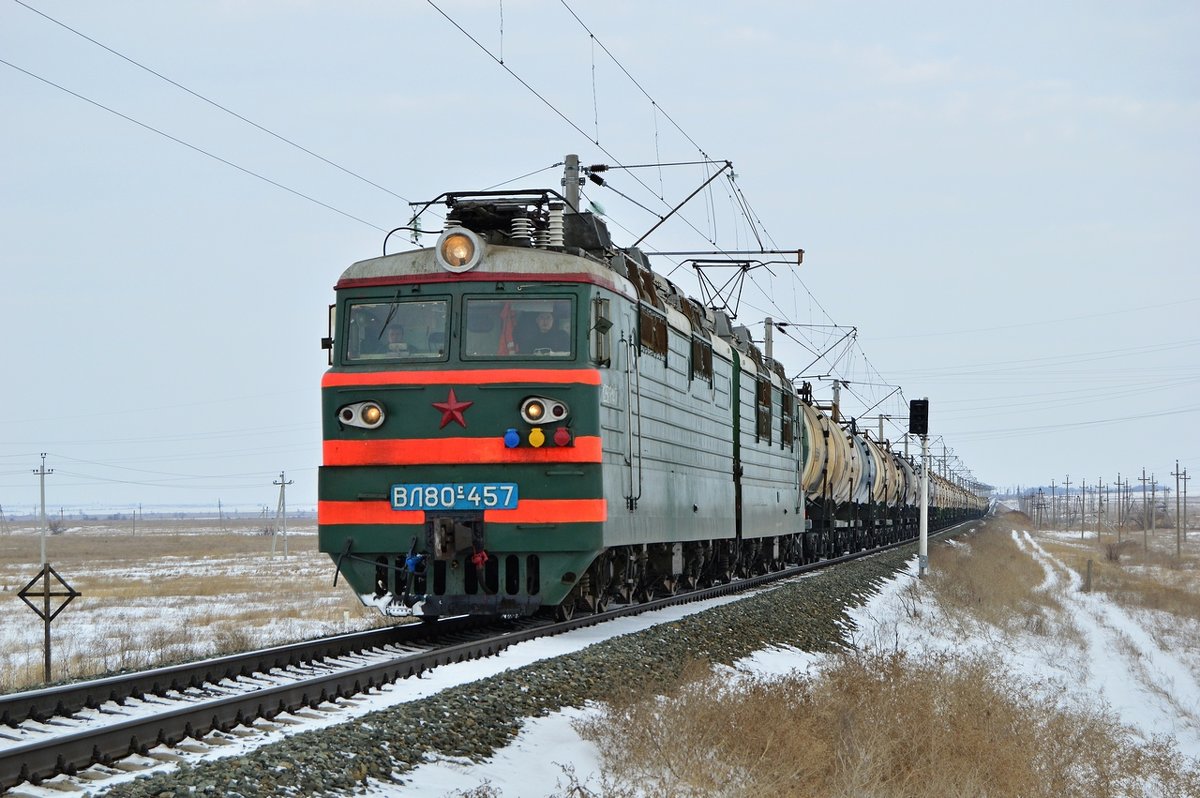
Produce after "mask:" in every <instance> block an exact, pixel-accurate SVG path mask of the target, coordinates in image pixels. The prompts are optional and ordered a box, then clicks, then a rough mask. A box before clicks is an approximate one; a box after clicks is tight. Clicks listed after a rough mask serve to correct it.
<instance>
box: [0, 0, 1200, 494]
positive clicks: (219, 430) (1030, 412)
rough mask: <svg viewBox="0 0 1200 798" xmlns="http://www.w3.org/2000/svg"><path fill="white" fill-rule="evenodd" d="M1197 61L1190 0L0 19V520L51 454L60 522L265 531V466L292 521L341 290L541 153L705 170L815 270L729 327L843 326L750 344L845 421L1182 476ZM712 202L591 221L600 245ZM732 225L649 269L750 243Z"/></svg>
mask: <svg viewBox="0 0 1200 798" xmlns="http://www.w3.org/2000/svg"><path fill="white" fill-rule="evenodd" d="M30 7H32V8H35V9H37V10H38V11H40V12H43V13H44V14H46V15H49V16H50V17H52V18H53V20H56V21H57V23H61V24H56V22H55V21H52V20H51V19H47V18H46V17H45V16H41V15H39V14H38V13H36V12H35V11H32V10H30ZM438 8H440V9H441V11H443V12H445V15H446V16H443V15H442V14H441V13H439V11H438V10H437V9H438ZM572 11H573V12H574V14H576V15H578V19H576V17H575V16H573V14H572ZM447 16H448V17H449V18H450V19H447ZM450 20H453V23H457V24H458V25H460V26H461V27H462V28H463V29H465V31H467V33H469V34H470V35H471V36H473V37H474V38H475V40H476V41H477V42H478V43H477V44H476V43H475V42H472V40H471V39H470V38H468V37H467V35H465V34H464V33H463V32H462V31H460V30H459V29H458V28H456V27H455V25H454V24H453V23H452V22H451V21H450ZM64 25H65V26H70V28H73V29H74V31H76V32H77V33H76V32H72V31H71V30H68V29H66V28H64V27H62V26H64ZM585 25H586V28H585V27H584V26H585ZM589 30H590V32H591V34H592V35H594V38H592V37H591V36H590V35H589ZM81 35H82V36H86V37H89V38H90V39H91V40H94V41H89V40H88V38H83V37H82V36H81ZM1197 41H1200V6H1197V4H1195V3H1193V2H1161V3H1156V2H1140V3H1116V2H1114V3H1105V2H1095V3H1067V2H1057V1H1056V0H1040V1H1039V2H1036V3H1033V2H1012V3H1003V4H997V3H978V4H964V3H962V2H940V3H939V2H919V3H904V4H899V3H890V2H888V3H882V2H881V3H854V4H850V3H825V2H822V3H807V2H790V1H789V2H746V3H737V4H731V3H727V2H721V3H718V2H707V1H704V2H696V1H695V0H689V1H688V2H653V3H646V2H637V3H634V2H621V1H619V0H614V1H610V2H605V3H602V4H600V3H586V4H585V3H582V2H580V1H579V0H568V2H567V3H566V4H564V3H562V2H551V0H540V1H538V2H532V1H529V2H521V1H520V0H507V2H503V3H501V2H497V1H496V0H478V1H474V0H471V1H468V0H437V7H436V8H435V7H434V6H433V5H432V4H430V3H427V2H420V1H418V0H404V1H403V2H356V3H334V2H323V1H322V0H312V2H268V1H267V0H258V1H256V2H246V3H242V2H218V3H213V2H203V3H201V2H172V3H155V2H122V1H121V0H113V1H112V2H106V3H100V4H97V3H85V2H58V3H53V4H52V3H49V2H46V0H28V7H26V5H25V4H23V3H19V2H16V0H0V59H3V61H4V62H5V63H4V64H0V92H2V95H0V96H2V97H3V107H4V122H3V124H2V125H0V153H2V157H3V178H2V183H0V186H2V190H0V202H2V203H3V207H2V208H0V241H2V242H3V247H2V249H0V252H2V255H0V257H2V258H3V260H4V269H3V274H4V282H3V286H4V287H3V290H2V291H0V314H2V318H3V331H4V337H5V340H6V342H7V344H6V346H5V353H6V354H5V358H4V361H3V367H2V374H3V383H2V385H3V388H2V390H0V506H3V509H4V511H5V513H6V514H13V513H18V512H20V513H25V512H29V511H30V510H31V509H32V508H33V507H34V505H35V504H36V502H37V496H38V486H37V477H36V476H35V475H34V474H33V471H34V469H36V468H37V467H38V465H39V463H40V458H39V457H38V453H39V452H47V453H49V454H48V457H47V461H46V465H47V467H48V468H52V469H54V472H55V473H54V474H53V475H52V476H50V477H48V478H47V505H48V507H50V508H51V509H52V511H55V510H57V508H59V507H64V508H66V509H67V511H68V512H70V511H73V510H75V509H78V508H84V509H90V510H96V509H98V508H111V509H112V510H113V511H116V510H120V509H127V508H129V507H133V506H137V505H138V504H141V505H143V506H144V507H146V508H150V507H155V506H178V505H201V506H211V507H213V508H215V506H216V504H217V502H218V500H220V501H221V502H222V504H223V505H224V506H225V507H226V508H237V509H241V510H253V509H255V508H257V507H261V506H263V505H269V506H270V507H271V508H272V509H274V506H275V503H276V500H277V489H276V488H275V487H273V486H272V484H271V483H272V481H273V480H276V479H278V476H279V473H280V472H281V471H283V472H286V475H287V478H288V479H289V480H294V481H295V484H294V485H292V486H291V488H290V490H289V494H288V501H289V505H290V506H297V507H302V506H310V507H311V506H312V505H313V504H315V501H316V472H317V466H318V464H319V462H320V457H321V451H320V437H321V424H320V417H319V416H320V404H319V385H320V378H321V374H322V372H323V370H324V368H325V353H324V352H322V351H321V350H320V349H319V340H320V338H321V337H322V336H323V335H324V334H325V319H326V306H327V305H328V304H329V303H330V302H331V301H332V300H333V291H332V286H333V284H334V282H335V281H336V279H337V277H338V275H339V274H340V273H341V271H342V270H343V269H344V268H345V267H346V266H348V265H349V264H350V263H351V262H353V261H356V260H360V259H363V258H367V257H372V256H374V255H376V254H378V253H380V252H381V247H382V240H383V235H384V232H385V231H387V230H389V229H391V228H393V227H396V226H399V225H402V224H404V223H405V222H406V220H407V219H408V216H409V213H410V209H409V206H408V204H407V203H408V201H414V200H426V199H431V198H433V197H434V196H436V195H437V194H439V193H441V192H443V191H447V190H465V189H481V188H488V187H491V186H493V185H496V184H501V183H505V182H506V181H510V180H512V179H513V178H517V177H519V176H522V175H525V174H527V173H529V172H534V171H536V170H543V171H540V172H538V174H535V175H532V176H530V177H528V178H525V179H522V180H519V181H517V182H515V183H508V185H509V186H512V187H542V186H550V187H557V186H558V180H559V177H560V170H559V169H558V168H548V167H550V166H551V165H552V164H555V163H557V162H559V161H561V160H562V157H563V155H564V154H566V153H578V154H579V156H580V158H581V160H582V161H583V162H584V163H610V164H617V163H620V164H626V165H632V164H646V163H655V162H678V161H695V160H697V159H701V158H703V157H708V158H711V159H715V160H718V161H723V160H726V159H728V160H730V161H732V162H733V164H734V171H735V173H736V176H737V179H736V186H737V188H738V189H740V191H741V192H742V194H743V195H744V197H745V200H746V202H747V203H748V205H749V207H750V208H751V209H752V215H753V217H754V218H755V219H756V220H757V222H758V223H759V224H758V225H757V227H758V229H759V230H760V234H761V231H762V230H765V233H766V235H767V236H768V238H766V239H764V241H765V243H766V245H767V246H768V247H771V248H775V247H777V248H780V249H789V248H796V247H800V248H803V249H804V250H805V251H806V255H805V258H804V263H803V265H802V266H800V267H798V268H793V267H789V266H787V265H782V264H776V265H772V266H770V267H769V270H768V269H767V268H763V269H758V270H756V271H755V272H753V273H752V277H753V282H752V283H748V284H747V287H746V290H745V292H744V294H743V299H742V304H741V306H740V307H739V312H738V321H739V322H742V323H745V324H747V325H748V326H750V327H751V329H752V331H753V333H754V335H755V337H756V338H761V337H762V333H763V326H762V319H763V317H765V316H767V315H770V316H772V317H774V318H776V319H781V320H786V321H789V322H792V323H794V324H797V325H805V324H811V325H833V324H836V325H839V327H838V328H836V329H835V328H831V327H827V326H820V327H812V328H804V327H792V328H789V330H790V331H791V332H792V334H793V335H794V336H796V337H797V338H799V339H801V340H803V341H804V342H805V345H806V346H808V347H812V348H815V349H817V350H818V351H819V350H820V349H822V348H824V347H825V346H828V345H830V344H833V343H834V342H835V341H837V340H838V339H839V338H841V336H842V335H844V334H845V333H847V332H849V331H850V328H851V327H854V328H857V333H856V335H853V336H851V339H852V340H853V345H852V346H850V347H849V348H848V349H847V348H846V347H844V346H842V347H836V348H834V349H833V351H832V352H831V353H830V355H829V358H827V359H825V360H821V361H819V362H818V363H816V364H814V365H812V366H811V367H808V364H809V362H810V361H811V360H813V359H814V358H813V357H812V356H811V355H810V354H809V353H808V352H807V351H805V349H804V348H803V347H802V346H801V344H800V343H798V342H793V341H790V340H788V339H786V338H777V342H776V355H777V357H779V359H781V360H783V361H784V362H785V363H786V364H787V366H788V372H789V374H797V375H798V374H800V373H801V372H803V373H805V374H808V375H812V376H814V377H815V376H821V375H836V376H837V377H839V378H841V379H844V380H846V381H848V382H849V385H848V387H847V390H846V391H844V392H843V404H844V408H843V409H844V411H845V412H846V413H847V414H848V415H850V416H859V415H863V414H864V413H865V412H866V411H867V410H868V408H870V407H871V405H874V404H875V403H876V402H878V401H879V400H881V399H884V397H885V396H887V395H888V394H889V392H891V391H892V389H893V387H894V386H897V385H898V386H901V388H902V393H896V394H894V395H892V396H891V397H890V398H888V399H886V400H885V401H884V402H883V403H882V404H880V405H879V406H878V407H877V408H874V409H873V410H871V411H870V414H871V415H875V414H877V413H879V412H880V411H881V410H882V411H883V412H885V413H887V414H891V415H893V416H896V417H897V418H898V419H899V417H901V416H903V415H905V413H906V411H905V409H904V408H905V404H904V402H905V400H907V399H912V398H919V397H922V396H927V397H929V399H930V403H931V414H930V425H931V428H932V431H933V432H934V434H936V435H939V436H941V439H940V440H937V441H936V443H935V447H934V451H935V452H937V453H938V454H940V453H941V446H942V445H943V443H944V444H945V446H946V447H948V449H950V450H953V453H954V455H955V456H957V457H958V458H959V460H961V462H962V463H963V464H964V465H965V466H966V467H968V468H969V469H970V470H971V472H972V473H973V474H974V475H975V476H976V477H977V478H978V479H979V480H981V481H983V482H988V483H991V484H994V485H997V486H1012V485H1017V484H1021V485H1030V484H1040V483H1046V484H1048V483H1049V482H1050V480H1052V479H1053V480H1056V481H1057V482H1058V483H1059V484H1061V483H1062V481H1063V479H1064V478H1065V477H1066V476H1067V475H1070V478H1071V481H1072V484H1073V485H1075V484H1078V483H1079V481H1081V480H1086V481H1087V482H1088V483H1093V482H1095V481H1097V480H1100V479H1103V480H1104V481H1107V482H1110V483H1111V482H1115V480H1116V477H1117V473H1118V472H1120V473H1121V474H1122V475H1123V476H1126V477H1127V476H1129V475H1135V474H1136V476H1140V473H1141V469H1142V468H1143V467H1144V468H1146V469H1147V472H1151V471H1152V472H1154V473H1155V474H1156V476H1157V477H1158V479H1159V481H1160V483H1161V482H1162V481H1163V480H1169V481H1170V482H1171V483H1172V484H1173V482H1174V480H1173V478H1171V477H1170V476H1169V472H1170V471H1171V470H1173V468H1174V464H1175V459H1176V458H1178V459H1179V461H1180V464H1181V466H1183V467H1185V468H1188V469H1189V471H1190V472H1193V473H1200V445H1198V444H1200V431H1198V427H1200V425H1198V424H1197V421H1198V420H1200V391H1198V390H1197V384H1198V382H1200V348H1198V347H1200V329H1198V325H1197V323H1196V318H1197V314H1198V312H1200V278H1198V276H1197V270H1196V265H1197V264H1196V260H1197V258H1196V254H1195V253H1196V252H1198V251H1200V221H1198V220H1200V196H1198V193H1200V190H1198V188H1197V187H1198V186H1200V168H1198V167H1200V158H1198V155H1200V153H1198V147H1197V142H1198V141H1200V96H1198V95H1200V91H1198V88H1200V87H1198V82H1200V49H1198V48H1197V47H1196V44H1195V43H1196V42H1197ZM97 43H99V45H103V47H101V46H98V44H97ZM105 47H106V48H110V49H104V48H105ZM110 50H111V51H110ZM112 51H115V53H114V52H112ZM122 56H123V57H122ZM125 59H131V60H132V61H135V62H137V63H138V64H141V65H142V66H144V67H147V68H149V69H152V70H154V71H155V72H157V73H159V75H161V76H164V77H165V78H169V79H170V80H171V81H174V82H175V83H176V84H179V85H178V86H176V85H172V84H171V83H168V82H166V81H164V80H163V79H162V78H160V77H156V76H155V75H153V74H151V73H150V72H148V71H146V70H145V69H143V68H141V67H139V66H137V65H135V64H134V63H131V61H130V60H125ZM500 60H503V64H504V66H501V65H500V64H499V63H498V61H500ZM506 67H507V69H508V70H511V73H510V72H509V71H506V69H505V68H506ZM22 70H23V71H22ZM631 78H632V79H631ZM522 81H523V82H524V84H527V86H526V85H522ZM634 81H636V83H635V82H634ZM51 83H53V84H57V87H56V86H55V85H50V84H51ZM180 86H182V87H186V89H188V90H190V91H191V92H194V94H190V93H188V92H187V91H185V90H184V89H183V88H180ZM68 92H71V93H68ZM535 92H536V94H535ZM196 95H199V97H198V96H196ZM538 95H540V98H539V96H538ZM84 98H86V99H84ZM206 100H207V101H206ZM208 101H211V103H210V102H208ZM212 103H215V104H219V105H221V106H224V107H225V108H227V109H229V110H230V111H233V112H235V113H236V114H239V115H240V116H242V117H244V118H245V120H248V121H249V123H253V124H249V123H248V122H247V121H243V120H241V119H238V118H236V117H235V116H233V115H231V114H229V113H227V112H226V111H224V110H221V109H220V108H218V107H216V106H215V105H214V104H212ZM106 109H107V110H106ZM118 114H120V115H118ZM256 126H257V127H256ZM288 142H292V143H294V144H295V145H299V146H300V147H303V148H305V149H307V150H309V151H310V152H311V153H314V154H315V156H319V158H318V157H315V156H314V155H313V154H308V153H306V152H304V151H302V150H301V149H299V148H298V147H296V146H293V144H291V143H288ZM597 142H598V144H597ZM710 171H711V170H710ZM706 175H707V173H706V172H705V169H704V167H700V166H682V167H673V168H666V169H661V170H659V169H641V170H631V171H615V172H610V173H609V175H608V177H609V180H610V182H611V185H612V187H613V188H615V189H617V190H618V191H620V192H621V193H622V194H625V195H627V196H628V197H630V198H632V199H633V200H636V202H637V203H640V204H641V205H644V206H646V208H648V209H649V212H648V211H647V210H643V209H641V208H639V207H638V206H637V205H635V204H632V203H631V202H629V201H626V200H625V199H623V198H622V197H621V195H620V194H617V193H615V192H614V191H611V190H608V189H602V188H598V187H594V186H592V187H590V188H589V189H588V191H587V198H588V199H589V200H591V201H594V202H595V203H597V204H598V205H599V206H601V207H602V209H603V210H604V212H605V213H606V214H607V215H608V217H609V219H610V224H611V226H612V229H613V233H614V237H615V238H616V239H617V241H618V243H622V244H629V243H632V242H633V241H634V240H636V238H638V237H640V236H641V235H642V233H644V232H645V231H646V230H648V229H649V228H650V227H651V226H652V225H653V223H654V222H655V221H657V215H656V214H662V213H665V212H666V209H667V208H668V207H669V206H673V205H674V204H675V203H677V202H678V201H679V200H681V199H682V198H683V197H685V196H687V195H688V194H689V193H691V192H692V191H693V190H694V189H695V188H696V187H697V186H699V185H700V183H701V182H702V181H703V180H704V179H705V178H706ZM372 184H374V185H372ZM735 197H736V195H735V193H734V191H733V188H732V186H731V184H730V183H729V182H728V181H727V180H725V179H724V178H722V179H719V180H718V181H716V182H715V183H714V184H713V188H712V190H711V191H709V192H705V193H703V194H701V195H700V196H698V197H697V199H696V200H694V201H693V202H692V203H691V204H689V205H688V206H686V207H685V209H684V212H683V216H684V218H683V219H675V220H672V221H671V222H669V223H668V224H666V225H664V226H663V227H662V228H661V229H660V231H658V232H656V233H655V234H654V235H653V236H651V238H650V239H648V240H647V242H646V248H647V249H649V250H652V251H653V250H659V251H671V250H683V249H689V250H690V249H704V248H710V247H711V245H710V244H708V243H707V242H706V241H705V239H710V240H712V241H715V242H716V243H717V245H719V246H720V247H722V248H724V249H745V248H748V247H749V246H751V245H752V244H753V242H754V241H755V239H754V233H753V231H752V230H751V227H750V225H749V224H748V223H747V222H746V220H745V215H744V214H743V213H742V212H741V211H740V209H739V205H738V203H736V202H735ZM426 221H427V227H434V228H436V226H437V220H436V219H435V218H428V219H427V220H426ZM395 241H396V239H395V238H394V239H393V242H395ZM429 241H430V239H429V238H428V237H427V238H426V239H424V243H426V244H427V243H429ZM399 243H400V244H401V245H404V243H405V242H403V241H400V242H399ZM393 249H395V247H393ZM677 262H678V259H672V258H669V257H665V256H664V257H661V258H658V259H657V260H656V261H655V263H656V268H657V270H658V271H660V272H662V273H668V272H671V279H672V280H674V281H676V282H677V283H679V285H680V286H681V287H683V288H684V289H685V290H686V291H687V292H688V293H692V294H697V293H698V287H697V282H696V278H695V275H694V274H693V273H691V272H690V270H689V268H688V267H686V266H684V267H682V268H679V269H675V266H676V264H677ZM673 270H674V271H673ZM851 339H848V340H851ZM831 361H832V362H831ZM806 367H808V368H807V371H805V369H806ZM814 382H815V384H816V386H817V391H818V396H819V397H820V398H823V399H827V398H828V396H829V391H830V380H829V378H825V379H820V380H815V381H814ZM906 421H907V419H906V417H905V418H904V419H903V420H902V421H900V423H899V425H898V426H897V425H893V424H889V425H888V426H887V427H886V433H887V435H888V436H889V437H891V438H894V439H895V438H898V437H899V434H900V432H902V427H903V426H904V425H905V424H906ZM874 423H875V422H873V421H872V422H870V424H871V426H874ZM1135 484H1136V483H1135ZM1193 485H1194V488H1193V492H1194V493H1200V483H1193Z"/></svg>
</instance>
